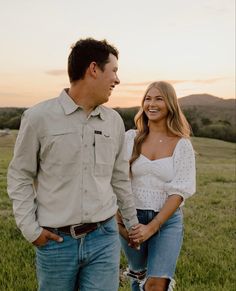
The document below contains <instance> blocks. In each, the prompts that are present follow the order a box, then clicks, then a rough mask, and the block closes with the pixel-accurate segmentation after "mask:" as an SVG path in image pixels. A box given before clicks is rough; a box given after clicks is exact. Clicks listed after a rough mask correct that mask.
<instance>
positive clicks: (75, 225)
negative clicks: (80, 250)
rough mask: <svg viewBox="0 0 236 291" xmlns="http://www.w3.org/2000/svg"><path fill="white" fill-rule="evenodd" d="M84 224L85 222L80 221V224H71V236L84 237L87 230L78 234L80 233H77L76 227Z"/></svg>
mask: <svg viewBox="0 0 236 291" xmlns="http://www.w3.org/2000/svg"><path fill="white" fill-rule="evenodd" d="M82 224H83V223H79V224H74V225H71V226H70V233H71V236H72V237H73V238H75V239H78V238H82V237H84V236H85V235H86V232H85V233H81V234H78V235H77V234H76V233H75V228H76V227H77V226H80V225H82Z"/></svg>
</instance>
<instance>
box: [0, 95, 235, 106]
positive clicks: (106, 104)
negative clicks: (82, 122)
mask: <svg viewBox="0 0 236 291" xmlns="http://www.w3.org/2000/svg"><path fill="white" fill-rule="evenodd" d="M195 95H196V96H204V95H207V96H208V97H213V98H217V99H220V100H223V101H231V100H234V101H236V99H235V98H227V99H226V98H222V97H218V96H214V95H211V94H208V93H198V94H190V95H187V96H182V97H177V98H178V100H179V99H182V98H189V97H192V96H195ZM46 100H48V99H46ZM46 100H43V101H41V102H44V101H46ZM34 105H37V104H34ZM34 105H32V106H34ZM101 105H104V106H107V107H110V108H113V109H115V108H121V109H129V108H134V107H140V106H141V105H140V104H138V105H131V106H120V105H117V106H109V102H106V103H103V104H101ZM30 107H31V106H0V109H2V108H8V109H10V108H17V109H21V108H26V109H28V108H30Z"/></svg>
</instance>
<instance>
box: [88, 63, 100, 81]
mask: <svg viewBox="0 0 236 291" xmlns="http://www.w3.org/2000/svg"><path fill="white" fill-rule="evenodd" d="M97 72H98V65H97V63H96V62H91V63H90V65H89V67H88V73H89V74H90V76H92V77H94V78H96V77H97Z"/></svg>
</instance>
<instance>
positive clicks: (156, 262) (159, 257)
mask: <svg viewBox="0 0 236 291" xmlns="http://www.w3.org/2000/svg"><path fill="white" fill-rule="evenodd" d="M137 215H138V219H139V222H140V223H142V224H148V223H149V222H150V221H151V220H152V219H153V218H154V217H155V216H156V215H157V213H156V212H154V211H153V210H140V209H138V210H137ZM120 239H121V245H122V248H123V251H124V253H125V255H126V258H127V260H128V264H129V270H130V271H129V272H128V275H130V274H131V276H130V277H131V287H132V291H140V290H144V289H143V287H142V286H144V284H145V282H146V280H147V279H148V278H149V277H156V278H157V277H158V278H167V279H169V280H170V284H169V289H168V290H172V287H173V285H174V280H173V277H174V273H175V268H176V263H177V259H178V256H179V253H180V250H181V246H182V241H183V214H182V210H181V209H177V210H176V212H175V213H174V214H173V215H172V216H171V217H170V218H169V219H168V220H167V221H166V222H165V223H164V224H163V225H162V226H161V229H160V230H159V232H157V233H156V234H154V235H153V236H152V237H151V238H149V239H148V240H147V241H145V242H144V243H142V244H141V248H140V250H134V249H132V248H130V247H129V246H128V244H127V241H126V240H125V239H123V237H121V236H120ZM144 271H146V276H145V278H144V279H142V278H141V280H137V279H135V278H132V275H133V273H135V272H138V273H139V272H141V273H142V272H144ZM133 277H135V276H133ZM141 277H142V276H141ZM171 286H172V287H171Z"/></svg>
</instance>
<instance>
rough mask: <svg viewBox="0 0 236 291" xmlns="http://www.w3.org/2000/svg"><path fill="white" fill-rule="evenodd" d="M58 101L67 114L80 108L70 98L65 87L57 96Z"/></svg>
mask: <svg viewBox="0 0 236 291" xmlns="http://www.w3.org/2000/svg"><path fill="white" fill-rule="evenodd" d="M58 99H59V102H60V104H61V106H62V108H63V109H64V112H65V114H66V115H69V114H71V113H73V112H75V111H76V110H77V109H78V108H81V107H80V106H79V105H77V104H76V103H75V102H74V101H73V100H72V98H70V96H69V95H68V94H67V89H64V90H63V91H62V92H61V94H60V95H59V97H58Z"/></svg>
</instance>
